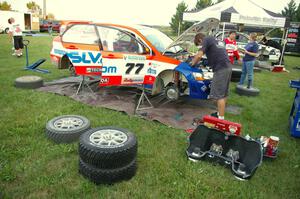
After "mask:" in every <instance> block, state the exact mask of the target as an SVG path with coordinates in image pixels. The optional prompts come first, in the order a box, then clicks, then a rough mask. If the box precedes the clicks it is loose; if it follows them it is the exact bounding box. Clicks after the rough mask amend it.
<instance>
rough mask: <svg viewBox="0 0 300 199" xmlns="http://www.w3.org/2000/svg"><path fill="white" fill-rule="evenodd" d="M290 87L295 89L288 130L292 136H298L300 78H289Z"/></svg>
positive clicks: (299, 127)
mask: <svg viewBox="0 0 300 199" xmlns="http://www.w3.org/2000/svg"><path fill="white" fill-rule="evenodd" d="M290 87H291V88H295V89H297V91H296V95H295V99H294V102H293V105H292V110H291V112H290V117H289V123H290V124H289V126H290V132H291V135H292V136H293V137H297V138H300V80H299V81H297V80H291V81H290Z"/></svg>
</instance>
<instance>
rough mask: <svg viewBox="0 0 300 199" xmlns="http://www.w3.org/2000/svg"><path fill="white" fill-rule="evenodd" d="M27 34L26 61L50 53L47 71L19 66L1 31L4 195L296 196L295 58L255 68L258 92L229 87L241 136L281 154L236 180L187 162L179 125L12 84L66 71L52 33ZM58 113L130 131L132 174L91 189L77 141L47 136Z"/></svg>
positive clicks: (0, 177)
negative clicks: (273, 141)
mask: <svg viewBox="0 0 300 199" xmlns="http://www.w3.org/2000/svg"><path fill="white" fill-rule="evenodd" d="M27 39H29V40H30V41H31V44H30V49H29V50H30V60H31V62H33V61H35V60H37V59H39V58H42V57H45V58H47V62H46V63H44V64H43V65H42V66H41V67H42V68H46V69H49V70H51V74H37V73H34V72H30V71H24V70H22V69H23V66H24V65H25V57H24V56H23V57H22V58H16V57H13V56H11V49H10V48H11V47H10V46H11V45H10V43H9V41H8V38H7V36H6V35H1V36H0V129H1V131H0V192H1V193H2V195H3V194H4V196H5V198H300V140H299V139H298V140H297V139H295V138H292V137H290V135H289V132H288V130H287V129H288V122H287V121H288V116H289V110H290V108H291V103H292V100H293V97H294V94H295V90H294V89H291V88H289V86H288V81H289V80H290V79H298V78H299V77H300V72H299V71H296V70H293V69H292V67H293V66H295V65H298V64H299V62H300V58H297V57H287V58H286V64H287V69H288V70H290V73H278V74H276V73H270V72H266V71H264V72H262V73H256V74H255V86H257V87H258V88H260V89H261V95H260V96H259V97H255V98H248V97H240V96H238V95H236V94H235V93H234V92H233V90H234V89H233V88H234V86H235V84H232V85H231V91H232V92H231V94H230V97H229V100H228V102H229V104H231V105H239V106H241V107H242V108H243V112H242V114H241V115H230V114H227V115H226V117H227V119H229V120H232V121H236V122H240V123H242V125H243V134H244V135H245V134H250V135H251V136H253V137H258V136H260V135H266V136H269V135H276V136H279V137H280V153H279V157H278V159H276V160H274V161H264V162H263V164H262V166H261V167H260V168H259V169H258V170H257V172H256V174H255V175H254V177H253V178H252V179H251V180H250V181H247V182H240V181H237V180H235V179H234V177H233V175H232V174H231V173H230V170H229V169H225V168H223V167H222V166H219V165H212V164H210V163H208V162H200V163H192V162H189V161H187V158H186V155H185V149H186V147H187V142H186V133H185V132H183V131H181V130H177V129H173V128H168V127H167V126H164V125H161V124H158V123H154V122H149V121H145V120H143V119H139V118H137V117H132V116H128V115H125V114H122V113H119V112H117V111H112V110H108V109H104V108H96V107H92V106H88V105H84V104H81V103H79V102H76V101H73V100H71V99H70V98H68V97H64V96H59V95H55V94H50V93H44V92H37V91H34V90H22V89H17V88H15V87H14V86H13V83H14V80H15V78H17V77H19V76H22V75H28V74H35V75H40V76H42V77H43V78H44V79H46V80H51V79H57V78H60V77H64V76H66V75H67V74H68V73H67V71H61V70H58V69H56V68H55V67H54V66H52V65H51V63H50V60H49V52H50V48H51V41H52V38H50V37H27ZM62 114H79V115H84V116H86V117H88V118H89V119H90V120H91V122H92V126H93V127H98V126H106V125H114V126H119V127H123V128H127V129H130V130H131V131H133V132H135V133H136V135H137V138H138V142H139V151H138V172H137V175H136V176H135V177H134V178H133V179H132V180H130V181H128V182H122V183H118V184H115V185H113V186H96V185H94V184H92V183H90V182H89V181H88V180H86V179H84V178H83V177H82V176H81V175H79V174H78V153H77V144H76V143H74V144H70V145H57V144H54V143H53V142H51V141H50V140H48V139H46V137H45V134H44V131H45V124H46V122H47V121H48V120H49V119H51V118H53V117H55V116H58V115H62Z"/></svg>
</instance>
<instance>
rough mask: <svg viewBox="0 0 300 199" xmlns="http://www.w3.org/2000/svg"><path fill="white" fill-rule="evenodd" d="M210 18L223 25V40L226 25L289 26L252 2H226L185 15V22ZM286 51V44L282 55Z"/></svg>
mask: <svg viewBox="0 0 300 199" xmlns="http://www.w3.org/2000/svg"><path fill="white" fill-rule="evenodd" d="M208 18H215V19H218V20H220V22H221V23H223V36H222V39H223V38H224V30H225V25H226V23H234V24H243V25H247V26H256V27H271V28H287V27H288V26H289V21H288V20H287V19H286V18H285V17H284V16H282V15H280V14H276V13H274V12H271V11H269V10H266V9H264V8H263V7H261V6H259V5H257V4H256V3H254V2H252V1H251V0H225V1H222V2H220V3H217V4H215V5H212V6H210V7H207V8H204V9H202V10H196V11H189V12H185V13H183V20H184V21H189V22H201V21H204V20H206V19H208ZM286 37H287V31H286V34H285V36H284V38H285V39H286ZM284 50H285V43H284V46H283V52H282V53H284ZM282 57H283V56H281V59H280V64H281V62H282Z"/></svg>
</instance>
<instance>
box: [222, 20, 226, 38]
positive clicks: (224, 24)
mask: <svg viewBox="0 0 300 199" xmlns="http://www.w3.org/2000/svg"><path fill="white" fill-rule="evenodd" d="M225 26H226V22H224V23H223V32H222V41H224V33H225Z"/></svg>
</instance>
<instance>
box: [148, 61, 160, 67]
mask: <svg viewBox="0 0 300 199" xmlns="http://www.w3.org/2000/svg"><path fill="white" fill-rule="evenodd" d="M149 66H150V67H151V68H156V67H160V65H159V64H157V63H155V62H150V63H149Z"/></svg>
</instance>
